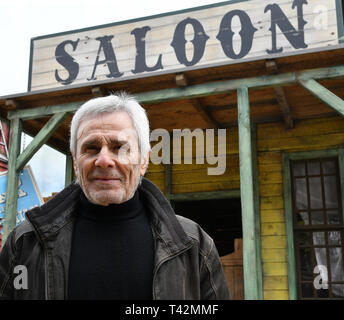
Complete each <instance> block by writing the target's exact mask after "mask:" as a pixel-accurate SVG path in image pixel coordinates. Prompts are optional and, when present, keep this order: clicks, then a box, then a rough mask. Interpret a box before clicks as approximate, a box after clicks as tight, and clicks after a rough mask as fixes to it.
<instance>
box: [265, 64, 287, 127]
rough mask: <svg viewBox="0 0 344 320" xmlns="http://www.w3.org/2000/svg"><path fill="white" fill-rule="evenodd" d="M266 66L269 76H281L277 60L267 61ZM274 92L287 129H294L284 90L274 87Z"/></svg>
mask: <svg viewBox="0 0 344 320" xmlns="http://www.w3.org/2000/svg"><path fill="white" fill-rule="evenodd" d="M265 66H266V70H267V72H268V73H269V74H275V75H276V74H279V72H278V67H277V64H276V61H275V60H268V61H266V63H265ZM273 90H274V93H275V97H276V99H277V102H278V104H279V106H280V109H281V112H282V115H283V119H284V122H285V124H286V127H287V129H291V128H293V127H294V121H293V118H292V116H291V111H290V106H289V103H288V100H287V96H286V94H285V91H284V88H282V87H274V88H273Z"/></svg>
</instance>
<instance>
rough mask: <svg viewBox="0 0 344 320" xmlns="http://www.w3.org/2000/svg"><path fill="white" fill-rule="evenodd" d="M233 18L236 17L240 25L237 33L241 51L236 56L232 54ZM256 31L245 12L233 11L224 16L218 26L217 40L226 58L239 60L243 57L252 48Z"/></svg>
mask: <svg viewBox="0 0 344 320" xmlns="http://www.w3.org/2000/svg"><path fill="white" fill-rule="evenodd" d="M235 16H238V17H239V19H240V23H241V26H242V27H241V30H240V32H239V34H240V37H241V50H240V52H239V53H238V54H236V53H235V52H234V48H233V36H234V32H233V30H232V20H233V18H234V17H235ZM256 31H257V29H256V28H254V27H253V25H252V22H251V19H250V17H249V16H248V15H247V13H246V12H244V11H242V10H233V11H230V12H228V13H226V14H225V15H224V17H223V18H222V20H221V24H220V31H219V34H218V35H217V37H216V38H217V39H218V40H219V41H220V42H221V46H222V49H223V52H224V53H225V54H226V56H227V57H229V58H231V59H241V58H243V57H245V56H246V55H247V54H248V53H249V52H250V50H251V48H252V43H253V36H254V33H255V32H256Z"/></svg>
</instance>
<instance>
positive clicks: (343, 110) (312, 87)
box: [299, 79, 344, 116]
mask: <svg viewBox="0 0 344 320" xmlns="http://www.w3.org/2000/svg"><path fill="white" fill-rule="evenodd" d="M299 83H300V84H301V85H302V86H303V87H305V88H306V89H307V90H308V91H309V92H311V93H312V94H313V95H315V96H316V97H318V98H319V99H320V100H322V101H323V102H325V103H326V104H328V105H329V106H330V107H331V108H333V109H334V110H336V111H337V112H338V113H339V114H340V115H342V116H344V101H343V100H342V99H341V98H339V97H338V96H336V95H335V94H334V93H333V92H331V91H330V90H328V89H327V88H325V87H324V86H322V85H321V84H320V83H318V82H316V81H315V80H313V79H310V80H300V81H299Z"/></svg>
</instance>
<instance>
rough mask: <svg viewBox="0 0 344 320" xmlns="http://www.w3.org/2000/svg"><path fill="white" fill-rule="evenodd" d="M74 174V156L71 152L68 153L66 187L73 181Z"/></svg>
mask: <svg viewBox="0 0 344 320" xmlns="http://www.w3.org/2000/svg"><path fill="white" fill-rule="evenodd" d="M73 175H74V167H73V157H72V155H71V154H66V175H65V186H66V187H67V186H68V185H69V184H71V183H72V181H73Z"/></svg>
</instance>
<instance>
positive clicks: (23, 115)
mask: <svg viewBox="0 0 344 320" xmlns="http://www.w3.org/2000/svg"><path fill="white" fill-rule="evenodd" d="M83 103H84V101H82V102H73V103H63V104H57V105H54V106H47V107H37V108H31V109H24V110H16V111H9V112H8V116H7V117H8V119H10V120H12V119H16V118H20V119H22V120H29V119H35V118H43V117H48V116H51V115H53V114H56V113H61V112H75V111H76V110H78V108H79V107H80V106H81V105H82V104H83Z"/></svg>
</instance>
